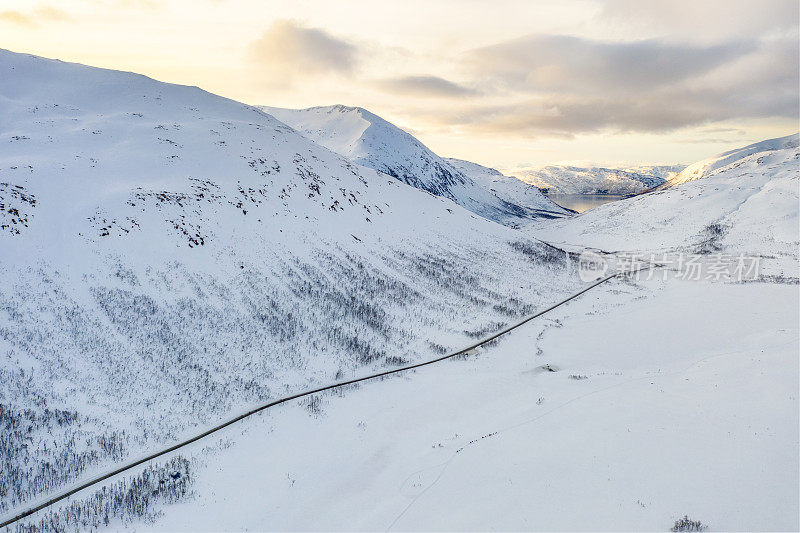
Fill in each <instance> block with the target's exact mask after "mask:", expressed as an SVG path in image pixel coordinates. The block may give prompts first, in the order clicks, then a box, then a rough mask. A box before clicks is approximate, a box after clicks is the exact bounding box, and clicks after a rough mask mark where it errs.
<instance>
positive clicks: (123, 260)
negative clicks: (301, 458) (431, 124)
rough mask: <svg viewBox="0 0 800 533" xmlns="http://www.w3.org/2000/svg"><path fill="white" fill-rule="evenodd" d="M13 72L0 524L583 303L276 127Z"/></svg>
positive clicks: (2, 221) (140, 87) (204, 105)
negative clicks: (116, 474) (255, 416)
mask: <svg viewBox="0 0 800 533" xmlns="http://www.w3.org/2000/svg"><path fill="white" fill-rule="evenodd" d="M0 73H1V74H2V82H0V116H2V118H3V120H2V121H0V245H1V246H2V249H3V253H2V254H0V332H2V335H0V383H2V388H1V389H0V427H2V428H3V438H2V440H0V444H2V445H1V446H0V453H2V455H3V456H2V463H3V464H4V465H8V468H5V467H4V468H3V469H2V470H0V515H3V514H6V513H8V512H9V511H10V510H12V509H15V508H18V507H19V506H21V505H23V504H24V503H25V502H30V501H32V500H33V499H36V498H40V497H41V496H42V495H44V494H47V493H51V492H53V491H54V490H57V489H59V488H60V487H63V486H65V485H67V484H69V483H71V482H74V481H75V480H76V479H79V478H85V477H86V476H88V475H90V474H92V473H93V472H97V471H99V470H102V469H105V468H107V467H108V465H111V464H114V463H118V462H120V461H123V460H125V459H127V458H130V457H132V456H138V455H140V454H142V453H143V452H144V451H146V450H152V449H158V448H162V447H164V446H166V445H168V444H170V443H172V442H174V441H175V440H176V439H178V438H179V437H181V436H186V435H190V434H194V433H197V432H198V431H199V429H200V428H204V427H208V426H209V425H213V424H214V423H216V422H218V421H219V420H221V419H223V418H224V417H227V416H230V415H231V414H232V413H237V412H240V411H242V410H244V409H245V408H247V407H249V406H252V405H256V404H259V403H263V402H265V401H267V400H269V399H274V398H276V397H279V396H283V395H286V394H287V393H289V392H293V391H297V390H302V389H305V388H308V387H310V386H312V385H314V384H318V383H327V382H330V381H333V380H337V379H342V378H343V377H347V376H352V375H354V374H358V373H360V372H364V371H366V370H367V369H380V368H387V367H393V366H398V365H401V364H403V363H405V362H410V361H417V360H420V359H422V358H429V357H433V356H434V355H436V354H442V353H444V352H446V351H447V350H450V349H453V348H454V347H456V346H459V345H463V344H467V343H469V342H470V341H471V340H472V339H474V338H476V337H479V336H481V335H485V334H486V333H487V332H490V331H494V330H495V329H497V328H499V327H501V326H502V325H503V324H506V323H508V322H509V321H512V320H514V319H516V318H519V317H521V316H523V315H524V314H526V313H530V312H531V311H532V310H533V309H535V308H537V306H539V305H540V304H542V303H543V302H548V301H553V300H555V299H557V297H560V296H561V295H563V294H566V293H569V292H570V291H572V290H573V289H574V287H575V286H576V284H577V281H576V280H575V279H574V276H572V275H570V273H569V270H568V269H565V266H566V259H565V257H564V255H563V254H560V253H557V252H556V251H554V250H553V249H552V248H548V247H547V246H545V245H542V244H541V243H538V242H536V241H535V240H533V239H530V238H527V237H526V236H524V235H521V234H520V233H519V232H518V231H515V230H511V229H508V228H506V227H503V226H501V225H499V224H495V223H494V222H491V221H489V220H485V219H482V218H480V217H476V216H475V215H473V213H470V212H469V211H467V210H465V209H463V208H462V207H460V206H459V205H457V204H456V203H454V202H453V201H451V200H450V199H448V198H445V197H442V196H433V195H431V194H427V193H426V192H423V191H421V190H419V189H417V188H414V187H411V186H409V185H406V184H405V183H403V182H402V181H398V180H396V179H394V178H392V177H390V176H388V175H386V174H383V173H381V172H378V171H376V170H373V169H370V168H365V167H363V166H360V165H358V164H356V163H353V162H351V161H349V160H347V159H345V158H343V157H342V156H340V155H338V154H335V153H333V152H332V151H330V150H328V149H326V148H324V147H322V146H320V145H318V144H316V143H315V142H313V141H312V140H309V139H308V138H307V137H304V136H302V135H300V134H298V133H297V132H296V131H294V130H293V129H291V128H289V127H288V126H286V125H285V124H283V123H282V122H279V121H278V120H276V119H275V118H273V117H272V116H270V115H269V114H267V113H265V112H264V111H262V110H260V109H257V108H255V107H251V106H247V105H243V104H240V103H238V102H234V101H231V100H228V99H225V98H221V97H218V96H215V95H212V94H209V93H207V92H205V91H202V90H200V89H198V88H196V87H187V86H177V85H170V84H165V83H160V82H157V81H154V80H152V79H150V78H147V77H144V76H140V75H136V74H131V73H125V72H118V71H111V70H105V69H98V68H91V67H86V66H82V65H77V64H70V63H64V62H60V61H55V60H50V59H43V58H40V57H35V56H30V55H25V54H17V53H12V52H8V51H0ZM448 168H449V167H448ZM460 179H461V178H458V177H453V180H451V181H449V182H448V184H447V186H448V187H450V186H452V189H448V190H453V191H455V190H457V189H458V188H457V187H456V185H458V184H459V183H460V182H459V180H460ZM545 203H546V202H545ZM495 205H496V206H498V209H500V207H499V206H501V205H503V204H502V203H501V202H498V203H497V204H495ZM529 212H530V211H525V213H529ZM509 216H511V215H509ZM487 257H492V261H486V260H485V259H486V258H487ZM508 272H515V273H517V275H515V276H508V275H507V273H508ZM312 407H313V406H312ZM210 445H212V446H213V443H212V444H210ZM177 460H178V459H176V461H177ZM181 460H182V459H181ZM176 464H178V463H176ZM187 464H188V463H180V465H182V466H180V468H179V469H178V470H179V474H180V472H184V474H185V475H184V476H183V477H180V476H179V475H178V476H174V477H173V478H172V479H173V480H174V479H180V480H182V481H180V483H183V482H184V481H185V480H187V479H191V476H190V475H189V470H187V469H190V468H191V467H190V466H186V465H187ZM153 468H156V466H154V467H153ZM159 468H166V467H163V466H162V467H159ZM173 468H175V465H173ZM139 482H143V481H142V479H141V478H140V479H139ZM170 483H173V481H170ZM170 486H172V485H170ZM182 487H183V486H182ZM161 488H162V489H163V487H161ZM184 489H185V487H184V488H183V489H181V490H184ZM114 490H115V491H117V490H123V489H122V488H119V487H117V488H115V489H114ZM125 490H127V489H125ZM160 490H161V489H159V487H158V486H157V487H155V488H154V489H153V495H154V496H153V498H150V496H147V498H148V499H147V501H144V502H143V503H142V502H140V503H141V505H140V504H139V503H137V504H136V505H135V506H133V507H132V508H131V509H128V508H124V509H123V511H120V512H123V513H124V512H129V513H133V514H132V515H128V518H131V517H133V518H137V517H142V516H149V515H148V513H151V512H154V511H153V508H152V506H153V505H156V503H158V501H161V500H159V498H162V499H163V498H173V497H176V496H175V495H174V494H172V493H170V494H169V495H163V494H162V492H163V491H162V492H159V491H160ZM176 490H177V489H176ZM186 490H188V489H186ZM112 493H113V494H116V495H118V493H117V492H113V491H112ZM178 496H180V494H178ZM110 497H111V496H108V494H106V495H105V496H98V498H100V500H102V501H103V502H105V504H108V503H109V500H108V498H110ZM115 497H116V496H115ZM132 497H136V498H138V497H140V494H139V493H137V494H135V495H134V496H132ZM103 498H105V499H103ZM150 499H152V500H153V501H152V502H151V501H150ZM114 501H117V500H114ZM120 501H122V500H120ZM125 501H126V502H128V501H129V500H125ZM130 501H134V500H130ZM136 501H138V500H136ZM151 504H152V505H151ZM76 505H84V503H80V500H79V503H76ZM85 505H89V503H86V504H85ZM92 505H94V504H92ZM97 505H101V504H97ZM126 505H127V504H126ZM131 505H132V504H131ZM87 509H88V507H87ZM126 509H127V510H126ZM132 509H133V510H132ZM87 512H88V511H87ZM92 512H95V511H92ZM90 514H91V513H90ZM83 516H84V517H85V516H86V515H85V514H84V515H83ZM92 516H94V518H93V519H98V516H99V515H96V514H95V515H92ZM64 527H66V526H64ZM70 527H72V526H70Z"/></svg>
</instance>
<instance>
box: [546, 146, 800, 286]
mask: <svg viewBox="0 0 800 533" xmlns="http://www.w3.org/2000/svg"><path fill="white" fill-rule="evenodd" d="M755 147H759V148H763V149H764V151H754V150H756V149H757V148H755ZM735 153H739V154H746V155H744V156H743V157H739V158H735V159H734V160H733V162H730V163H728V164H727V165H725V166H719V165H717V164H716V163H712V164H710V165H707V166H711V167H714V168H712V169H711V170H705V171H703V172H702V174H701V175H702V179H697V180H693V181H688V182H685V183H682V184H679V185H677V186H673V187H668V188H665V189H662V190H659V191H655V192H650V193H646V194H643V195H639V196H636V197H634V198H629V199H625V200H621V201H619V202H612V203H610V204H605V205H603V206H600V207H598V208H595V209H592V210H591V211H588V212H586V213H583V214H581V215H580V216H577V217H575V218H574V219H572V220H569V221H567V220H564V221H554V223H553V224H551V225H549V226H544V225H542V226H539V230H538V231H535V232H534V233H535V234H536V235H537V236H539V237H542V238H543V239H545V240H548V241H552V242H561V243H570V244H574V245H579V246H591V247H596V248H600V249H603V250H608V251H612V250H647V251H662V250H682V251H686V252H696V253H703V254H709V253H717V252H724V253H731V254H742V253H743V254H750V255H754V256H756V257H761V258H762V259H763V263H764V265H765V266H766V267H767V271H768V272H771V273H772V274H774V275H779V276H784V277H788V278H792V279H796V278H797V275H798V272H797V270H798V246H799V245H800V229H799V228H798V185H800V167H799V166H798V165H799V164H800V163H799V162H798V158H799V157H800V149H799V148H798V145H797V142H796V137H795V140H794V141H793V140H792V139H791V138H784V139H783V140H780V141H779V142H776V141H767V142H766V143H763V144H762V143H759V144H757V145H752V146H750V147H747V148H744V149H742V150H740V151H737V152H735ZM704 164H706V163H705V162H703V163H702V164H697V165H692V167H695V168H701V167H702V165H704Z"/></svg>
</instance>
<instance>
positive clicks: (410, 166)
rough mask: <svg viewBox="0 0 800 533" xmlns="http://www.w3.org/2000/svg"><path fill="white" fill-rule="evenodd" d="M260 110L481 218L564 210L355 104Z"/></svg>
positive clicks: (522, 217)
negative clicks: (431, 146)
mask: <svg viewBox="0 0 800 533" xmlns="http://www.w3.org/2000/svg"><path fill="white" fill-rule="evenodd" d="M261 109H263V110H265V111H266V112H268V113H270V114H272V115H273V116H275V117H276V118H278V119H279V120H281V121H283V122H285V123H286V124H288V125H289V126H291V127H293V128H295V129H296V130H298V131H299V132H301V133H302V134H303V135H305V136H306V137H308V138H309V139H311V140H313V141H314V142H317V143H319V144H321V145H323V146H325V147H326V148H329V149H330V150H333V151H334V152H336V153H338V154H340V155H342V156H344V157H346V158H347V159H349V160H350V161H352V162H354V163H357V164H359V165H363V166H366V167H369V168H372V169H375V170H378V171H380V172H383V173H385V174H388V175H390V176H393V177H395V178H397V179H398V180H400V181H402V182H404V183H407V184H409V185H411V186H413V187H416V188H418V189H422V190H423V191H427V192H429V193H431V194H434V195H436V196H441V197H443V198H449V199H451V200H453V201H454V202H456V203H457V204H459V205H461V206H462V207H464V208H466V209H468V210H469V211H472V212H473V213H476V214H478V215H480V216H482V217H485V218H488V219H490V220H494V221H496V222H500V223H501V224H505V225H510V226H517V225H521V224H525V223H526V221H527V220H530V219H535V218H540V217H545V218H554V217H560V216H564V215H565V214H567V213H568V212H569V211H567V210H565V209H563V208H562V207H560V206H558V205H556V204H555V203H553V202H552V201H550V200H548V199H547V198H546V197H545V196H544V195H542V194H541V193H540V191H538V190H537V189H535V188H531V187H526V186H525V184H524V183H519V184H516V183H513V180H515V178H507V180H505V183H503V184H502V186H501V184H497V183H493V181H492V179H491V178H489V179H487V178H486V175H487V173H489V174H492V173H494V172H496V171H494V170H493V169H487V168H486V167H481V166H480V165H475V164H470V163H467V162H456V161H455V160H450V159H445V158H442V157H439V156H438V155H436V154H434V153H433V152H432V151H431V150H430V149H429V148H428V147H426V146H425V145H424V144H422V143H421V142H420V141H419V140H417V139H416V138H414V137H413V136H412V135H411V134H409V133H407V132H405V131H403V130H402V129H400V128H398V127H397V126H395V125H394V124H391V123H390V122H388V121H386V120H384V119H382V118H381V117H379V116H377V115H375V114H374V113H371V112H369V111H367V110H366V109H362V108H359V107H347V106H342V105H335V106H328V107H312V108H309V109H280V108H274V107H265V106H262V107H261Z"/></svg>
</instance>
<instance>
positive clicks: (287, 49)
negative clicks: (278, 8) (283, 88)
mask: <svg viewBox="0 0 800 533" xmlns="http://www.w3.org/2000/svg"><path fill="white" fill-rule="evenodd" d="M357 56H358V49H357V47H356V46H355V45H353V44H351V43H349V42H347V41H346V40H344V39H340V38H337V37H334V36H333V35H331V34H329V33H328V32H326V31H325V30H322V29H319V28H307V27H304V26H301V25H300V24H298V23H296V22H294V21H291V20H279V21H276V22H275V23H274V24H272V26H270V28H269V29H268V30H267V31H265V32H264V33H263V34H262V35H261V37H260V38H259V39H257V40H256V41H254V42H252V43H251V44H250V57H251V59H252V60H253V61H254V62H255V63H256V64H258V66H259V67H260V68H261V69H262V70H263V71H264V72H265V73H267V74H268V75H269V76H270V77H272V78H275V81H285V80H290V79H291V78H295V77H299V76H308V75H319V74H332V73H340V74H347V73H350V72H352V71H353V70H354V68H355V66H356V63H357V60H358V57H357ZM280 78H284V80H280Z"/></svg>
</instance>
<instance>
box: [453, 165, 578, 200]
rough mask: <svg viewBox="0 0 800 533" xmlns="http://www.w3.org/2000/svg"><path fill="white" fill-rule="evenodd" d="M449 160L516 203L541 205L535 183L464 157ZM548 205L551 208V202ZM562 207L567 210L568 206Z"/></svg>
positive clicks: (540, 194)
mask: <svg viewBox="0 0 800 533" xmlns="http://www.w3.org/2000/svg"><path fill="white" fill-rule="evenodd" d="M447 162H448V163H450V164H451V165H453V167H455V168H456V169H458V170H459V172H461V173H462V174H464V175H465V176H469V177H470V178H471V179H472V180H473V181H474V182H475V183H477V184H478V185H480V186H481V187H482V188H484V189H487V190H489V191H490V192H492V193H493V194H495V195H497V196H498V197H500V198H504V199H506V200H507V201H508V202H510V203H513V204H516V205H540V204H541V203H542V198H543V194H542V191H541V190H540V189H539V188H538V187H536V186H535V185H531V184H530V183H525V182H524V181H522V180H521V179H519V178H515V177H513V176H506V175H504V174H503V173H502V172H500V171H499V170H496V169H493V168H489V167H485V166H483V165H479V164H477V163H472V162H470V161H464V160H463V159H454V158H447ZM544 198H546V197H544ZM548 201H549V200H548ZM547 207H548V208H549V204H548V205H547ZM559 207H560V206H559ZM562 209H565V210H566V208H562Z"/></svg>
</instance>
